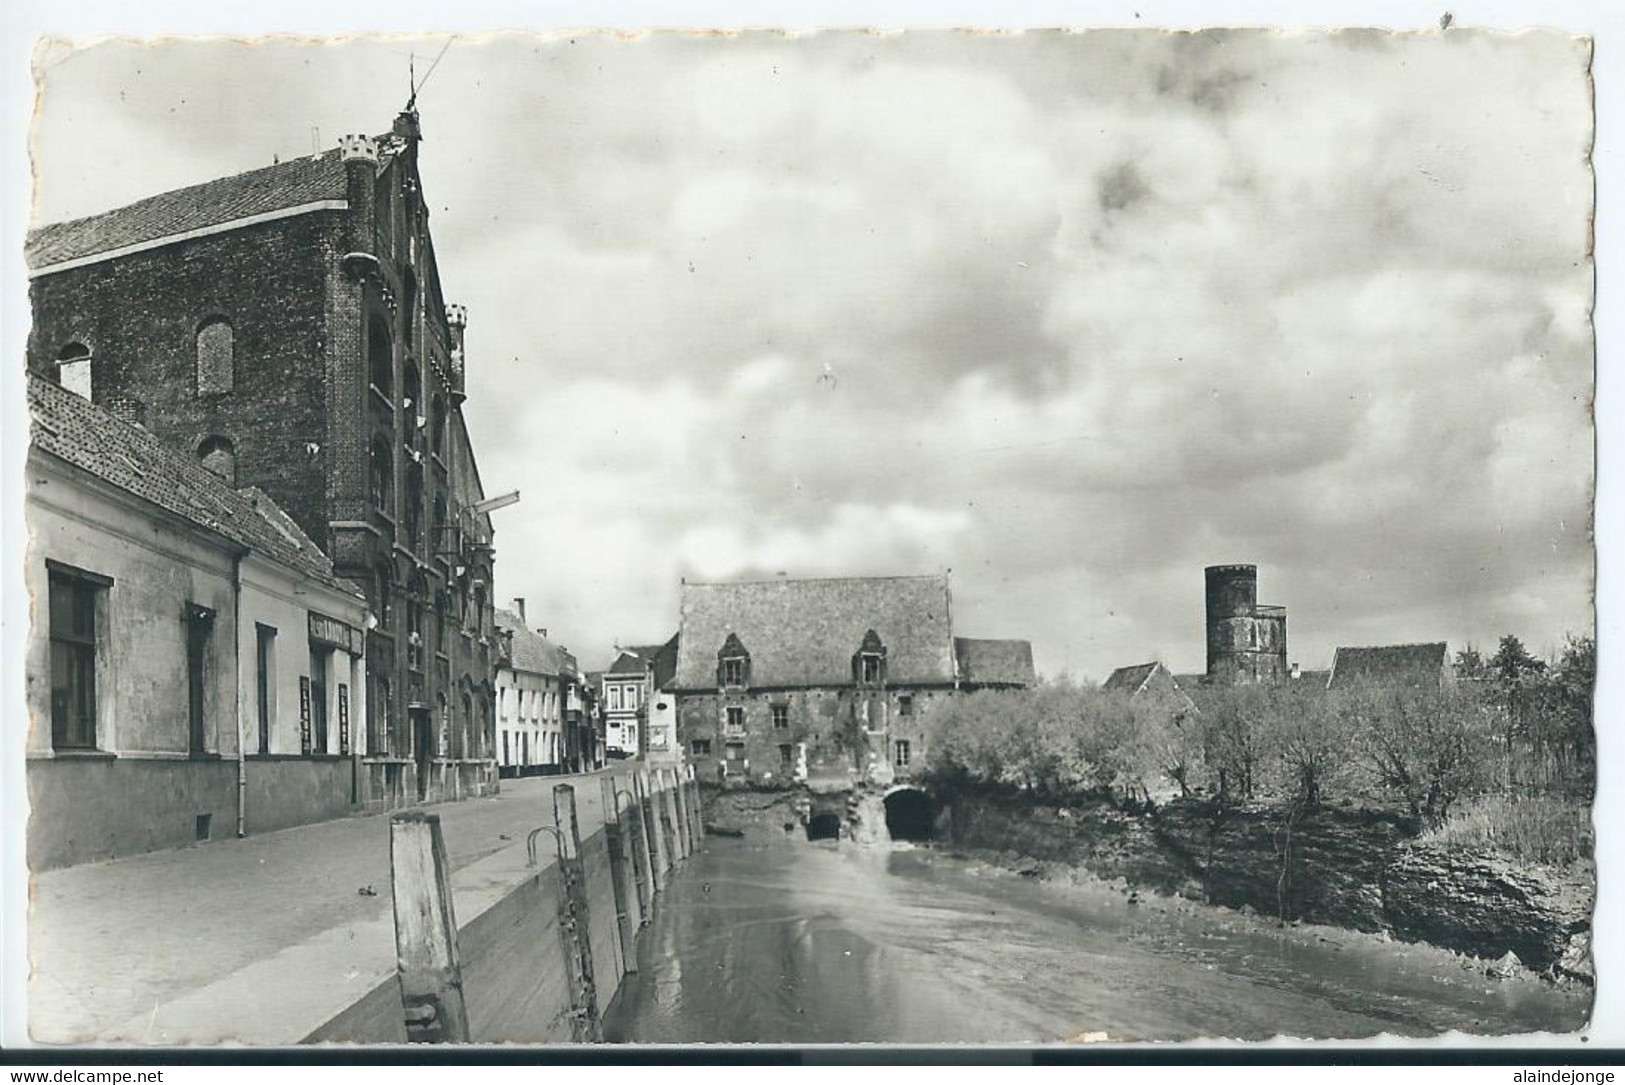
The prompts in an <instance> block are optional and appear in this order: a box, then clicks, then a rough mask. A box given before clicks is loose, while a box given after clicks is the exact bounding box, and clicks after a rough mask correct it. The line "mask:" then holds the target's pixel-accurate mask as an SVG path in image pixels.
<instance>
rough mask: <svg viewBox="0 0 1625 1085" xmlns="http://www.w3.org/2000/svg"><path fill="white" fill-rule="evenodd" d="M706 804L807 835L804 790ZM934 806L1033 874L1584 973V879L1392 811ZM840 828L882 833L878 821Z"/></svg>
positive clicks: (970, 839) (986, 850)
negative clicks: (1437, 842) (1518, 860)
mask: <svg viewBox="0 0 1625 1085" xmlns="http://www.w3.org/2000/svg"><path fill="white" fill-rule="evenodd" d="M710 802H711V804H712V807H713V816H712V820H713V821H716V822H717V823H719V824H726V825H732V826H737V827H745V826H749V827H750V828H752V829H753V830H755V831H758V832H764V833H768V834H769V835H782V836H786V837H798V836H800V835H802V834H803V833H804V827H805V819H806V811H807V809H808V806H807V799H806V798H805V797H804V796H801V795H799V794H798V793H795V792H770V791H763V792H729V793H725V794H716V793H713V794H712V795H711V797H710ZM851 805H852V806H853V808H854V809H855V810H856V809H857V808H858V807H859V806H860V805H861V804H859V803H853V804H851ZM941 805H942V812H941V816H940V817H939V818H938V820H937V833H936V835H937V837H938V839H939V841H941V842H943V843H945V844H947V845H949V846H951V847H952V848H954V849H956V850H957V851H959V852H961V853H963V854H966V855H973V856H976V857H979V858H981V859H983V860H986V861H989V862H991V863H992V864H993V865H994V866H996V867H998V868H1001V869H1005V870H1010V871H1014V872H1019V873H1021V874H1022V875H1024V876H1026V877H1028V878H1031V879H1035V880H1055V879H1059V880H1062V881H1074V880H1079V879H1081V880H1084V881H1089V880H1096V881H1100V882H1104V883H1106V884H1108V885H1110V884H1120V885H1122V886H1125V887H1128V888H1132V889H1134V890H1138V891H1139V893H1140V894H1143V895H1145V896H1147V897H1149V896H1152V895H1160V896H1168V897H1177V898H1181V899H1184V900H1189V901H1198V902H1201V903H1203V904H1211V905H1218V906H1222V907H1225V908H1230V909H1235V910H1238V911H1245V912H1247V913H1250V914H1255V915H1259V916H1267V917H1270V918H1272V919H1274V920H1276V921H1277V922H1278V923H1279V922H1284V923H1287V924H1299V923H1308V924H1315V925H1319V926H1324V927H1328V928H1347V929H1350V930H1353V931H1359V932H1365V933H1371V934H1381V935H1383V936H1385V937H1388V938H1391V939H1397V940H1400V941H1404V942H1425V943H1429V944H1431V945H1434V946H1437V947H1440V948H1442V949H1446V950H1450V951H1453V952H1456V953H1460V954H1465V955H1467V956H1468V957H1473V958H1480V959H1481V963H1482V965H1483V967H1485V968H1487V969H1491V970H1493V971H1494V973H1495V974H1497V975H1504V974H1509V973H1512V972H1519V973H1521V972H1525V971H1527V972H1531V973H1537V974H1541V975H1544V976H1545V977H1546V978H1547V979H1549V980H1552V981H1554V982H1562V983H1578V984H1586V983H1590V982H1591V981H1592V964H1591V956H1590V928H1591V910H1592V900H1593V888H1592V887H1593V885H1594V880H1593V879H1591V878H1589V877H1588V876H1587V875H1586V874H1585V873H1584V872H1559V871H1551V870H1542V869H1539V868H1533V867H1530V866H1528V865H1520V864H1515V863H1512V862H1509V861H1508V860H1506V859H1503V858H1500V857H1498V856H1494V855H1488V854H1481V853H1474V852H1471V851H1468V850H1466V849H1461V848H1452V849H1445V848H1440V847H1437V846H1431V845H1429V844H1426V843H1424V842H1422V841H1420V840H1418V839H1417V827H1416V825H1415V824H1414V822H1412V821H1411V820H1410V819H1408V818H1407V817H1405V816H1403V815H1402V814H1400V813H1397V812H1395V811H1392V810H1382V809H1367V808H1352V807H1342V808H1340V807H1322V808H1318V809H1314V810H1309V811H1302V810H1299V811H1292V810H1289V809H1284V808H1280V807H1272V806H1269V805H1265V804H1256V805H1251V806H1241V807H1237V806H1230V807H1226V808H1223V809H1219V808H1216V807H1214V806H1211V805H1209V804H1207V803H1203V802H1196V801H1184V802H1174V803H1169V804H1165V805H1163V806H1160V807H1157V808H1155V809H1135V808H1125V807H1123V806H1121V805H1119V804H1117V803H1114V802H1112V801H1109V800H1103V799H1102V800H1092V801H1086V802H1077V803H1071V804H1066V805H1061V804H1055V803H1041V802H1033V801H1031V800H1029V799H1026V798H1024V797H1020V796H1010V795H1004V794H998V793H985V792H968V793H962V794H957V795H954V796H952V797H951V799H950V801H948V802H946V803H943V804H941ZM858 820H862V819H861V818H859V819H858ZM850 829H851V833H852V835H855V836H856V837H858V838H859V839H862V840H864V841H866V842H869V843H874V842H875V840H876V831H875V826H873V825H859V824H852V825H851V826H850ZM1509 955H1510V956H1509Z"/></svg>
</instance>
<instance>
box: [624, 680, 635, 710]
mask: <svg viewBox="0 0 1625 1085" xmlns="http://www.w3.org/2000/svg"><path fill="white" fill-rule="evenodd" d="M621 698H622V699H621V707H622V708H627V709H635V708H637V707H638V687H637V686H626V687H625V688H624V689H623V690H622V691H621Z"/></svg>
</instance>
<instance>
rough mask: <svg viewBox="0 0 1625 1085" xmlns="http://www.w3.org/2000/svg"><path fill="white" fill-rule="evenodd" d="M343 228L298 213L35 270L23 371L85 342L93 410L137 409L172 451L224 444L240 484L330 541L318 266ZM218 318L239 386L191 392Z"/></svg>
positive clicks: (323, 283)
mask: <svg viewBox="0 0 1625 1085" xmlns="http://www.w3.org/2000/svg"><path fill="white" fill-rule="evenodd" d="M338 222H339V218H338V216H337V215H335V214H334V213H313V214H309V215H300V216H297V217H295V218H289V219H281V220H278V221H275V222H269V223H263V224H261V225H258V226H253V227H248V228H246V229H241V230H233V231H230V232H228V233H223V234H216V235H213V236H208V237H202V238H196V239H193V240H191V241H185V242H181V243H178V244H174V245H167V246H164V247H162V248H157V249H149V250H147V251H145V252H139V253H133V254H131V255H129V256H123V257H120V258H117V259H114V260H107V261H103V262H100V263H95V264H90V265H88V266H85V267H80V268H74V269H71V270H68V271H61V272H56V273H53V274H49V275H43V276H40V277H39V278H36V279H35V280H34V281H33V283H32V285H31V293H32V297H33V310H34V328H33V331H32V333H31V335H30V337H29V345H28V363H29V366H30V368H32V369H33V370H34V371H36V372H39V373H41V374H43V375H45V376H47V377H51V376H54V373H53V370H54V363H55V359H56V356H57V353H58V351H59V350H60V349H61V348H62V346H63V345H65V344H67V343H70V342H80V343H84V344H85V345H86V346H88V347H90V349H91V351H92V357H93V361H92V363H91V372H92V383H93V396H92V398H93V399H94V400H95V401H96V402H98V403H107V404H118V403H124V404H127V403H128V402H129V401H130V400H136V401H139V402H140V403H141V404H142V405H143V408H144V414H145V424H146V426H147V428H148V429H150V430H151V431H152V432H153V433H155V434H157V435H158V436H159V437H160V438H162V439H163V440H164V441H165V442H166V443H168V444H170V445H171V446H173V447H175V448H179V449H184V450H186V451H194V450H196V448H197V447H198V445H199V443H201V442H202V441H203V439H204V438H206V437H209V436H223V437H226V438H228V439H229V440H230V441H232V443H233V444H234V445H235V448H236V454H237V483H238V485H239V486H250V485H252V486H259V487H260V488H262V489H263V490H265V492H266V493H268V494H270V495H271V497H272V498H273V499H274V500H275V501H276V502H277V503H278V504H279V505H281V506H282V507H283V508H284V509H285V510H287V512H288V514H289V515H291V516H292V517H293V518H294V520H295V521H297V522H298V524H299V525H300V527H302V528H303V529H304V530H305V531H306V532H307V533H309V534H310V536H311V538H313V539H315V540H316V541H317V542H318V543H321V544H323V545H325V543H326V539H327V507H326V491H327V485H326V482H327V479H326V470H327V467H326V461H325V455H326V450H325V444H326V441H327V426H326V420H325V419H326V407H325V390H324V388H325V375H326V374H325V370H326V361H325V356H326V345H325V342H324V338H323V337H324V330H325V320H326V309H327V297H326V292H327V278H328V276H327V275H326V273H325V271H326V268H327V266H328V264H329V262H330V253H331V249H332V238H333V235H334V230H335V229H336V226H337V224H338ZM217 316H223V317H225V318H226V319H227V320H229V321H230V322H231V326H232V335H233V341H234V354H235V366H234V369H235V387H234V389H233V390H232V391H231V392H227V393H223V394H216V395H203V396H200V395H198V394H197V383H196V360H197V346H196V339H197V331H198V326H199V325H200V324H201V323H202V322H203V321H204V320H206V319H208V318H211V317H217ZM311 445H315V446H316V451H315V452H312V451H310V447H309V446H311Z"/></svg>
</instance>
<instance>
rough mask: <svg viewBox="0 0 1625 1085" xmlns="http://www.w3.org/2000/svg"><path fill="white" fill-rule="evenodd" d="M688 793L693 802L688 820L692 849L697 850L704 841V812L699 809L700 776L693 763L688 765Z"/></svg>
mask: <svg viewBox="0 0 1625 1085" xmlns="http://www.w3.org/2000/svg"><path fill="white" fill-rule="evenodd" d="M688 793H689V795H690V796H691V797H692V800H693V803H694V806H693V809H692V810H691V811H690V812H689V818H688V820H689V823H690V825H691V827H692V828H693V830H694V850H695V851H698V850H699V849H700V846H701V845H703V844H704V843H705V814H704V813H702V812H701V810H700V777H699V774H698V773H696V772H695V771H694V766H693V765H689V766H688Z"/></svg>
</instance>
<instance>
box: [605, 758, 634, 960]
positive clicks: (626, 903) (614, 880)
mask: <svg viewBox="0 0 1625 1085" xmlns="http://www.w3.org/2000/svg"><path fill="white" fill-rule="evenodd" d="M598 781H599V787H600V789H601V792H602V795H603V803H604V807H603V809H604V848H605V850H606V851H608V853H609V884H610V889H611V891H612V892H613V894H614V897H615V933H616V935H617V938H616V945H617V946H619V948H620V954H621V961H620V965H621V971H622V972H636V971H637V970H638V947H637V941H636V939H637V930H638V924H637V922H636V920H635V919H634V918H633V916H632V912H633V910H634V909H635V908H637V896H638V895H637V891H636V889H634V888H632V887H630V886H629V885H628V883H629V882H630V881H631V879H630V878H629V877H628V876H627V867H628V865H629V864H628V861H627V860H628V857H629V856H628V852H629V850H630V849H628V847H627V845H626V835H625V833H623V832H622V829H621V826H622V821H621V817H620V813H619V811H618V810H616V808H615V777H613V776H600V777H599V778H598ZM629 898H630V899H629Z"/></svg>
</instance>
